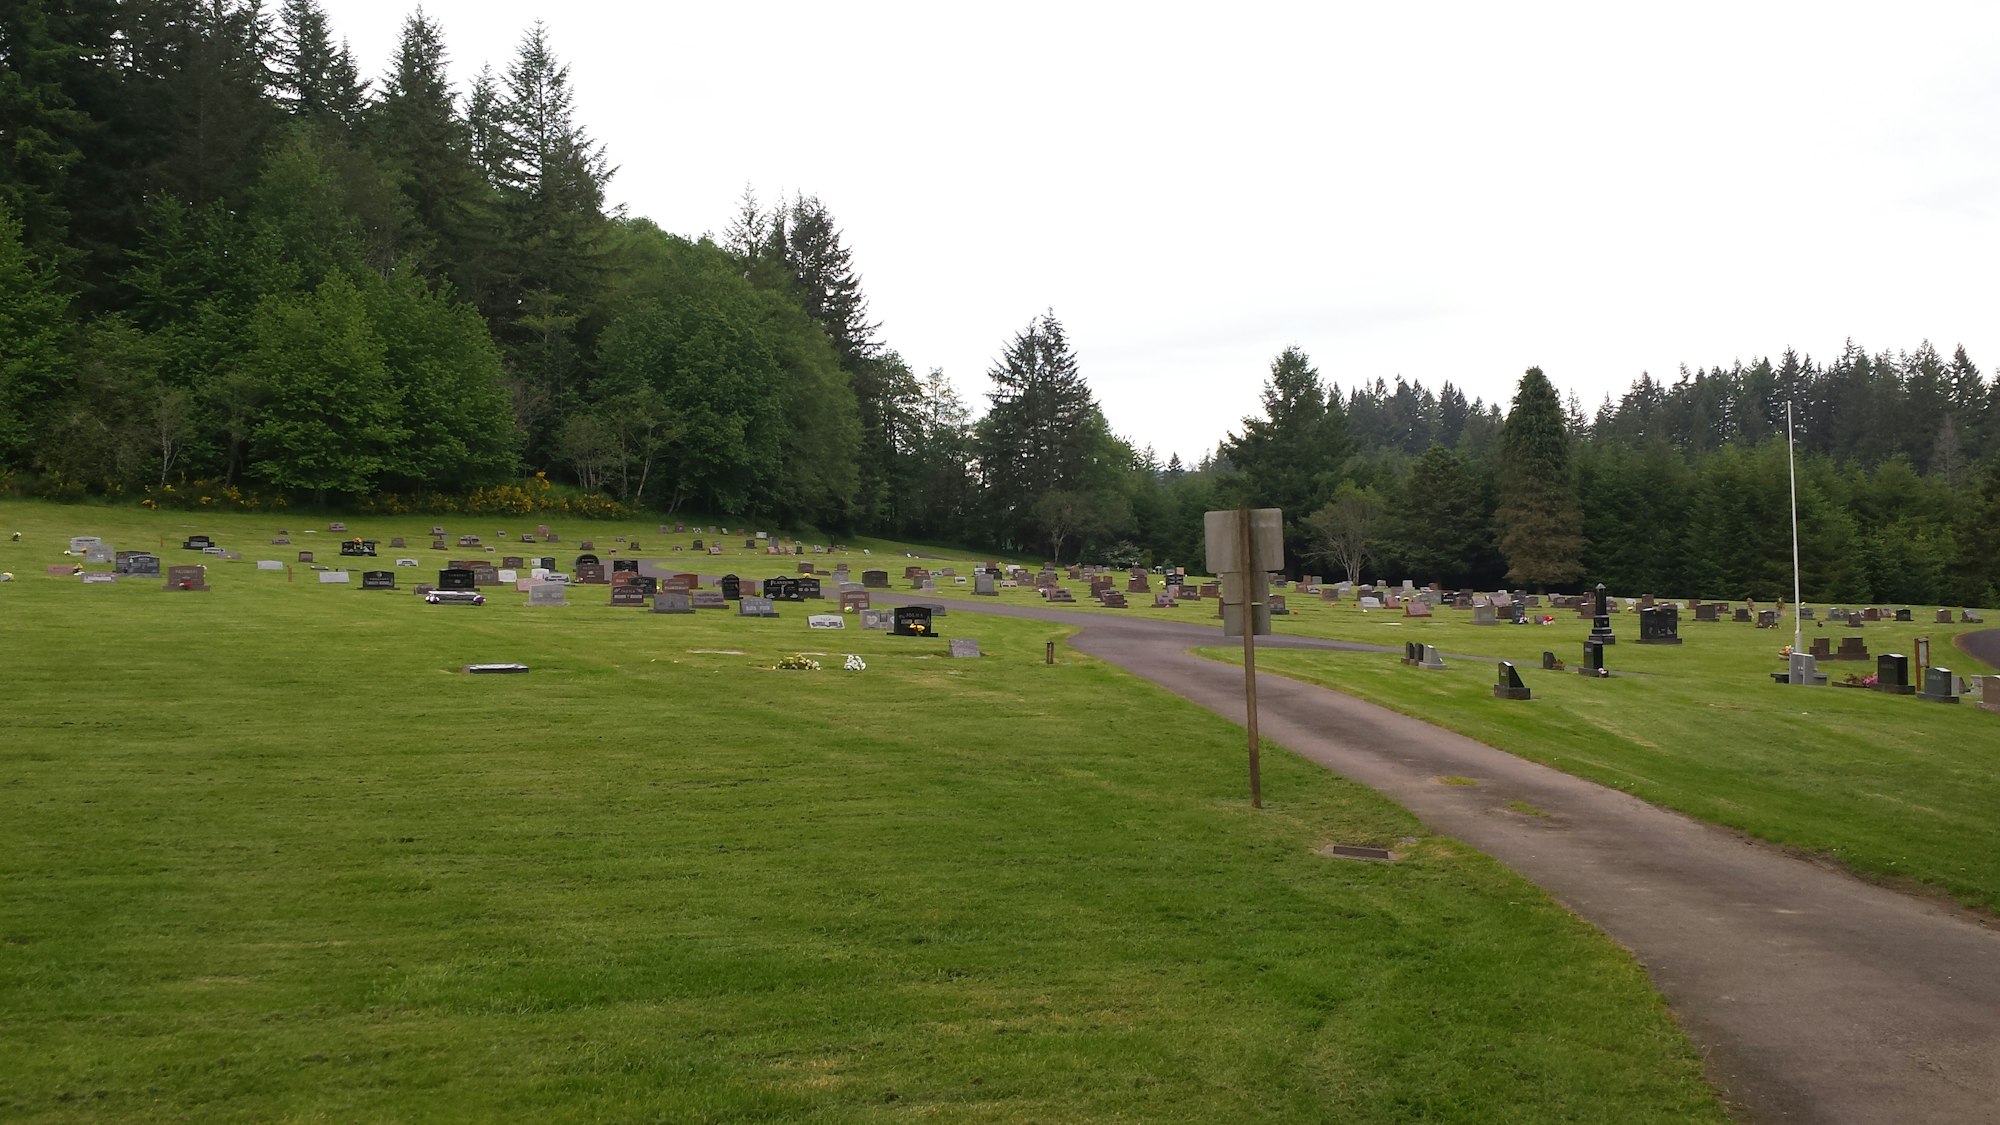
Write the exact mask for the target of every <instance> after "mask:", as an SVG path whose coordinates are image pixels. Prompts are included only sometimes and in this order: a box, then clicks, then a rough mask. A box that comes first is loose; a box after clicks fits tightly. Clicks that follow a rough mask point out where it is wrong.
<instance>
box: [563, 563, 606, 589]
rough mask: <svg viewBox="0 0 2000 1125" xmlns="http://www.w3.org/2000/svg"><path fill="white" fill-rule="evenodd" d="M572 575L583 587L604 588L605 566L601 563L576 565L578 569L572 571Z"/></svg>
mask: <svg viewBox="0 0 2000 1125" xmlns="http://www.w3.org/2000/svg"><path fill="white" fill-rule="evenodd" d="M571 573H572V574H573V575H575V578H576V581H577V582H578V583H579V584H582V585H588V586H602V585H604V582H605V577H604V564H603V563H600V562H589V563H583V562H580V563H578V564H576V569H575V570H573V571H571Z"/></svg>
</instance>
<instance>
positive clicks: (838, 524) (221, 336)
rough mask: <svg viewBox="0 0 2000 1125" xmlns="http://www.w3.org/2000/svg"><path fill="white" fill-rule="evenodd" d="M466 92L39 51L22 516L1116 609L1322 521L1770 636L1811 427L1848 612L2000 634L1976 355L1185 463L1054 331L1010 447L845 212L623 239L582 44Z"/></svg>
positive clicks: (1805, 475) (402, 69)
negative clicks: (411, 525) (433, 526)
mask: <svg viewBox="0 0 2000 1125" xmlns="http://www.w3.org/2000/svg"><path fill="white" fill-rule="evenodd" d="M448 59H449V55H448V51H447V48H446V44H445V36H444V31H443V29H442V28H441V27H439V26H438V25H437V24H436V23H434V22H433V21H431V20H429V19H428V18H427V17H425V16H423V15H422V14H421V13H420V14H418V15H415V16H412V17H410V18H409V19H407V20H406V21H405V22H404V24H403V25H402V29H401V35H400V38H399V41H398V45H397V49H396V51H395V54H394V57H393V59H392V60H391V62H390V64H389V66H388V67H387V69H386V72H385V73H383V74H381V75H379V76H375V77H368V76H364V75H363V74H362V73H361V70H360V67H359V66H358V65H357V64H356V62H355V60H354V59H353V57H352V54H351V52H350V51H349V50H348V48H347V47H346V45H345V44H344V43H342V42H341V41H340V40H339V39H338V37H337V35H336V34H335V31H334V29H333V28H331V27H330V26H329V23H328V20H327V18H326V16H325V13H324V12H323V10H322V9H321V7H320V5H319V3H318V2H317V0H282V2H281V3H279V4H278V5H277V6H275V7H271V6H269V5H268V4H266V3H264V2H262V0H69V2H65V3H56V2H53V0H17V2H15V3H12V4H9V5H6V6H5V7H4V8H0V63H4V65H0V72H4V75H5V80H4V81H0V130H4V132H5V137H4V139H5V141H6V143H5V144H4V145H0V472H4V473H6V474H7V479H8V480H9V481H10V482H11V487H12V488H14V489H15V490H17V491H28V490H32V491H37V492H39V493H41V494H46V495H53V496H75V495H82V494H111V495H120V494H124V495H130V494H133V493H145V492H148V491H149V490H150V491H152V492H154V493H158V492H162V491H164V490H167V489H169V488H171V487H174V486H176V485H178V486H181V487H182V488H183V489H185V488H186V487H187V485H188V484H189V482H202V483H203V485H204V487H205V488H212V489H214V490H216V491H218V493H220V492H221V491H222V490H227V492H228V494H230V495H237V494H239V493H242V494H252V493H255V494H263V495H267V496H284V497H290V498H293V499H304V500H313V501H318V502H322V503H328V504H333V503H347V502H351V501H353V500H355V499H357V498H363V497H371V496H380V495H383V494H395V495H402V496H423V495H430V496H449V495H453V494H460V493H465V492H468V491H470V490H474V489H478V488H481V487H482V486H489V485H495V484H498V483H502V482H506V481H509V480H515V479H518V478H521V477H523V476H527V475H531V474H542V475H543V476H545V477H546V478H550V479H555V480H559V481H561V482H564V483H565V484H567V485H570V486H574V487H576V488H578V489H582V490H588V491H590V492H594V493H601V494H603V495H605V496H608V497H610V498H612V499H614V500H615V501H617V502H618V503H619V504H622V505H624V506H625V507H627V508H629V509H633V510H641V509H643V510H652V511H660V512H668V513H671V512H675V511H695V512H713V513H716V514H718V515H725V514H726V515H729V516H731V517H732V518H736V519H756V520H768V521H771V522H774V523H776V524H779V525H784V526H791V527H799V528H804V527H814V528H818V529H820V530H822V531H823V532H826V533H829V534H849V533H853V532H859V531H866V532H874V533H879V534H885V535H894V536H901V537H905V538H911V539H917V540H929V541H941V542H953V543H961V544H966V545H975V546H979V547H990V548H995V549H1012V550H1018V551H1023V552H1027V553H1040V554H1044V555H1047V556H1049V557H1057V558H1064V559H1070V558H1076V557H1079V556H1083V555H1087V556H1089V557H1091V558H1093V559H1095V560H1100V561H1105V562H1112V563H1142V562H1145V563H1168V562H1174V563H1198V561H1199V559H1200V556H1201V531H1202V520H1201V517H1202V513H1203V512H1205V511H1206V510H1208V509H1211V508H1215V507H1219V506H1233V505H1234V504H1236V503H1239V502H1248V503H1253V504H1257V505H1260V506H1264V505H1269V506H1278V507H1282V508H1283V509H1284V510H1285V512H1286V515H1287V523H1288V528H1287V531H1288V537H1287V538H1288V544H1289V550H1290V552H1291V554H1292V558H1291V559H1290V563H1291V565H1292V566H1293V567H1294V568H1295V569H1304V568H1320V569H1325V570H1328V571H1329V572H1336V571H1337V572H1341V573H1349V572H1351V573H1355V574H1357V575H1358V574H1361V573H1363V572H1364V571H1365V572H1368V576H1370V577H1385V578H1387V577H1394V578H1401V577H1406V576H1407V577H1412V578H1417V579H1420V580H1435V581H1439V582H1443V583H1446V584H1450V585H1472V586H1486V587H1491V586H1497V585H1500V584H1503V583H1506V584H1520V585H1531V586H1548V587H1562V586H1574V585H1575V584H1578V583H1590V582H1595V581H1600V580H1601V581H1605V582H1607V583H1608V584H1610V585H1612V586H1613V587H1614V588H1617V589H1620V590H1625V591H1632V592H1638V591H1643V590H1656V591H1661V592H1667V591H1674V592H1680V591H1686V592H1690V593H1700V594H1705V595H1715V596H1743V595H1752V596H1757V597H1759V598H1769V597H1774V596H1777V595H1778V594H1780V593H1782V592H1783V591H1784V590H1785V589H1787V588H1788V587H1789V580H1788V575H1789V534H1790V525H1789V522H1788V519H1789V517H1788V508H1787V505H1786V495H1787V493H1786V488H1785V485H1786V483H1787V482H1786V481H1785V479H1784V478H1783V474H1782V473H1781V472H1780V470H1781V469H1782V468H1783V464H1784V463H1783V437H1784V417H1783V416H1784V406H1785V404H1786V403H1787V402H1789V403H1792V404H1793V405H1794V408H1795V411H1796V415H1797V417H1796V423H1797V431H1798V435H1799V439H1800V448H1801V451H1802V457H1801V462H1800V504H1801V515H1802V518H1803V533H1804V535H1805V540H1806V541H1805V544H1804V551H1803V554H1804V557H1805V560H1806V571H1807V582H1808V588H1809V592H1811V593H1812V594H1813V596H1817V597H1822V598H1836V599H1844V600H1855V601H1860V600H1868V599H1877V600H1890V599H1895V600H1906V601H1984V602H1986V603H1987V604H1991V603H1992V602H1993V601H1994V600H1995V598H1994V595H1993V593H1992V590H1993V587H1994V585H1995V579H1996V575H1995V574H1994V572H1993V565H1994V564H1993V562H1992V560H1995V559H2000V551H1996V550H1994V549H1993V547H1994V546H1995V544H1993V543H1991V542H1990V540H1991V539H1992V538H1993V537H1994V535H1995V531H1994V530H1993V529H1995V528H2000V518H1995V517H2000V510H1996V508H1995V504H1996V494H1997V493H2000V484H1996V481H1995V470H1994V469H1993V468H1992V464H1993V461H1994V458H1995V456H1996V454H2000V398H1996V394H2000V392H1996V390H1995V388H1994V386H1993V385H1992V384H1990V383H1989V382H1988V381H1987V380H1986V379H1985V378H1984V377H1983V375H1982V374H1981V372H1980V371H1979V370H1978V368H1977V367H1976V366H1974V365H1973V364H1972V362H1971V360H1970V359H1969V358H1967V357H1966V355H1965V353H1964V351H1963V350H1962V349H1961V350H1959V351H1957V352H1955V353H1954V354H1953V356H1952V357H1951V358H1950V359H1944V358H1942V357H1941V356H1940V355H1939V354H1938V353H1937V352H1936V351H1935V350H1934V349H1932V348H1931V347H1930V346H1929V345H1928V344H1926V345H1922V346H1920V347H1919V348H1918V349H1917V351H1916V352H1914V353H1907V354H1898V355H1888V354H1874V353H1869V352H1867V351H1865V350H1864V349H1862V348H1860V347H1858V346H1853V345H1850V346H1849V347H1848V348H1847V349H1846V350H1845V351H1843V352H1842V353H1841V354H1840V355H1839V356H1837V357H1835V358H1834V359H1833V360H1831V361H1829V362H1826V363H1823V364H1822V363H1815V362H1814V361H1813V360H1812V359H1811V358H1810V357H1803V356H1799V355H1796V354H1794V353H1792V352H1785V353H1783V354H1782V355H1781V356H1780V357H1779V359H1778V360H1777V361H1775V362H1773V361H1770V360H1758V361H1756V362H1754V363H1750V364H1747V365H1746V364H1743V363H1740V362H1739V363H1733V364H1731V365H1729V366H1727V367H1723V366H1711V367H1707V368H1703V369H1699V370H1696V371H1693V372H1689V371H1686V370H1682V371H1681V372H1680V373H1679V377H1678V379H1677V380H1675V381H1673V382H1671V383H1667V382H1661V381H1656V380H1654V379H1652V378H1651V377H1650V376H1642V377H1641V378H1640V379H1639V380H1638V381H1637V382H1635V383H1634V385H1633V387H1632V389H1631V391H1630V392H1629V393H1627V394H1626V395H1624V396H1622V397H1620V398H1619V399H1617V400H1615V401H1614V400H1611V399H1606V400H1605V401H1604V403H1603V404H1602V405H1600V406H1599V408H1598V409H1597V410H1596V412H1595V413H1594V414H1586V412H1585V410H1584V408H1583V406H1582V404H1581V403H1579V402H1578V401H1577V400H1576V398H1575V397H1574V396H1573V395H1572V396H1569V398H1568V399H1567V400H1566V401H1564V400H1562V399H1561V398H1560V397H1559V395H1558V393H1557V392H1556V390H1555V389H1554V387H1553V385H1551V384H1550V383H1549V381H1548V380H1547V379H1546V378H1544V377H1543V376H1541V375H1540V373H1538V372H1530V374H1529V375H1528V376H1526V377H1524V378H1523V379H1522V382H1521V386H1520V388H1519V390H1518V392H1517V394H1516V396H1515V398H1514V399H1513V400H1512V401H1511V402H1510V403H1506V404H1502V403H1499V402H1494V403H1487V402H1484V401H1482V400H1480V399H1478V398H1476V397H1474V398H1471V399H1468V397H1467V395H1466V394H1465V393H1464V392H1463V391H1461V390H1460V389H1459V388H1457V387H1454V386H1453V385H1452V384H1450V383H1446V384H1445V385H1444V386H1442V387H1441V388H1439V389H1438V390H1437V391H1435V392H1433V391H1431V390H1429V389H1427V388H1425V387H1424V386H1423V385H1422V384H1421V383H1416V382H1407V381H1405V380H1403V379H1401V378H1398V379H1396V380H1395V381H1394V382H1393V384H1390V383H1386V382H1385V381H1384V380H1382V379H1374V380H1372V381H1363V382H1356V383H1354V384H1353V385H1352V386H1351V387H1350V389H1348V390H1347V391H1345V392H1343V391H1342V389H1341V388H1340V386H1339V385H1337V384H1336V383H1333V382H1331V381H1328V380H1326V379H1323V378H1322V377H1321V375H1320V374H1319V372H1318V370H1317V368H1316V367H1315V366H1314V365H1313V362H1312V360H1311V359H1310V357H1308V356H1306V355H1305V354H1304V353H1303V352H1301V351H1300V350H1298V349H1297V348H1286V349H1284V350H1282V351H1281V352H1280V353H1279V354H1278V355H1277V356H1276V357H1275V359H1274V360H1273V362H1272V364H1271V367H1270V369H1269V371H1268V372H1267V373H1266V379H1265V383H1264V387H1263V396H1262V401H1261V411H1260V413H1259V414H1258V415H1256V416H1253V417H1251V418H1246V419H1244V420H1243V422H1242V424H1241V425H1240V426H1239V427H1237V428H1236V429H1235V430H1234V431H1232V432H1231V433H1229V434H1228V435H1227V436H1226V437H1225V438H1224V439H1223V440H1222V441H1221V442H1220V443H1219V444H1218V445H1217V446H1216V447H1215V448H1214V449H1213V450H1210V451H1206V452H1204V453H1203V454H1201V455H1200V456H1199V457H1198V458H1197V459H1196V460H1194V461H1193V462H1191V463H1190V462H1184V461H1182V459H1181V458H1180V456H1179V455H1178V454H1169V455H1168V456H1167V458H1166V459H1165V461H1164V462H1163V461H1162V460H1161V459H1160V457H1159V456H1158V454H1156V453H1155V452H1154V451H1153V450H1151V449H1149V448H1142V447H1139V446H1138V445H1136V443H1133V442H1130V441H1128V440H1126V439H1124V438H1122V437H1120V436H1119V435H1117V434H1116V433H1114V432H1113V431H1112V429H1111V427H1110V426H1109V424H1108V423H1107V421H1106V419H1105V417H1104V414H1103V412H1102V410H1101V409H1100V408H1099V406H1098V404H1097V402H1096V399H1095V397H1094V395H1093V394H1092V392H1091V390H1090V386H1089V383H1088V380H1087V378H1086V375H1085V372H1084V371H1083V368H1082V363H1081V361H1080V359H1079V356H1078V354H1077V351H1076V349H1075V348H1074V347H1073V346H1072V344H1071V342H1070V340H1069V338H1068V336H1067V333H1066V332H1065V330H1064V327H1063V325H1062V323H1061V321H1060V319H1059V318H1058V317H1057V316H1056V314H1055V312H1054V311H1053V310H1045V311H1043V312H1041V313H1039V314H1035V315H1024V316H1023V321H1022V324H1023V326H1022V328H1021V329H1020V330H1019V331H1017V332H1015V333H1014V334H1012V336H1011V337H1009V338H1008V339H1006V340H1003V341H997V342H996V358H995V360H994V362H993V364H992V366H991V368H990V370H989V371H988V372H987V375H988V390H987V392H986V394H985V395H984V396H983V397H984V399H985V401H984V402H983V403H978V404H968V403H966V402H965V401H963V400H962V399H961V398H960V396H959V394H958V393H957V392H956V390H955V389H954V388H953V385H952V383H951V382H950V381H949V380H948V379H947V378H946V377H945V376H944V373H943V372H941V371H937V370H932V371H929V372H925V373H922V374H919V373H918V372H915V371H913V370H912V369H911V368H910V367H909V365H908V364H906V363H905V362H904V361H903V359H902V358H901V357H900V356H899V355H898V354H897V352H896V351H895V350H894V348H892V347H891V346H890V345H889V343H888V342H887V341H885V340H883V339H882V338H881V336H880V326H879V324H877V323H876V322H875V321H873V320H872V319H871V318H870V316H869V312H868V302H867V298H866V295H865V293H864V291H863V287H862V284H861V279H860V277H859V275H858V272H857V271H856V269H855V267H854V263H853V256H852V251H851V249H850V248H849V247H848V246H847V245H846V244H845V241H844V238H843V234H842V231H841V229H840V227H839V224H838V222H837V221H836V219H835V218H834V215H833V213H832V211H831V209H830V208H829V207H828V205H827V204H826V203H825V202H823V201H822V200H820V199H818V198H815V197H814V196H812V195H810V194H801V195H798V196H795V197H791V198H780V199H775V200H770V201H765V200H762V199H760V198H759V197H758V195H757V194H756V192H755V191H754V190H750V189H746V190H745V192H744V196H743V199H742V201H741V203H740V205H739V207H738V208H737V210H736V213H735V214H734V215H733V216H732V217H731V218H730V220H729V222H728V223H727V225H726V227H725V229H724V230H723V232H722V233H721V234H720V235H704V236H702V237H698V238H687V237H682V236H678V235H675V234H671V233H669V232H667V231H666V230H664V229H662V228H661V227H660V226H659V225H657V224H655V223H654V222H653V221H651V220H650V219H647V218H644V217H638V216H632V215H627V214H624V213H622V212H620V211H618V210H617V209H615V208H611V207H609V206H608V205H607V202H606V189H607V185H608V184H609V183H610V182H611V180H612V178H613V176H614V175H615V174H616V167H615V165H614V163H613V161H612V159H611V154H610V153H608V152H607V151H606V150H605V147H604V146H603V145H602V144H600V143H598V142H597V141H596V140H595V139H594V138H593V137H592V136H591V135H590V133H589V131H588V129H587V128H586V127H585V125H584V123H583V122H581V121H579V120H578V119H577V116H576V113H575V111H574V90H575V87H574V79H573V76H572V74H571V72H570V69H569V67H568V66H567V65H565V64H564V63H563V62H562V60H561V58H560V57H559V55H558V54H557V52H556V49H555V45H554V44H553V43H552V42H551V41H550V37H549V35H548V33H547V31H546V29H545V28H543V27H541V26H540V25H537V26H534V27H531V28H529V29H527V30H526V31H525V32H524V34H523V35H522V37H521V40H520V43H519V45H518V47H517V49H516V50H515V52H514V55H513V57H512V58H510V59H508V60H506V61H505V63H504V65H503V66H500V67H499V68H497V69H496V68H495V67H492V66H488V67H485V68H483V69H481V70H480V71H479V72H478V74H477V77H476V78H475V79H474V80H473V81H472V82H471V83H470V85H469V87H468V88H466V89H463V90H460V89H456V88H454V86H453V84H452V82H451V80H450V79H449V77H448V67H447V62H448ZM1244 375H1245V376H1246V377H1255V376H1254V374H1253V373H1250V372H1245V373H1244ZM1503 406H1504V409H1503Z"/></svg>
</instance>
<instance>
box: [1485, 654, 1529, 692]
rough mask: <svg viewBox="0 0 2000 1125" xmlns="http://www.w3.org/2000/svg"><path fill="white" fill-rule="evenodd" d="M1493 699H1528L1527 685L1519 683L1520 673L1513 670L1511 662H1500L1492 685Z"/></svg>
mask: <svg viewBox="0 0 2000 1125" xmlns="http://www.w3.org/2000/svg"><path fill="white" fill-rule="evenodd" d="M1493 698H1495V699H1527V698H1530V696H1529V693H1528V685H1526V684H1524V683H1522V682H1521V673H1520V672H1518V671H1516V670H1515V669H1514V664H1513V662H1512V661H1508V660H1502V661H1501V662H1500V668H1499V676H1498V678H1497V679H1496V680H1495V682H1494V684H1493Z"/></svg>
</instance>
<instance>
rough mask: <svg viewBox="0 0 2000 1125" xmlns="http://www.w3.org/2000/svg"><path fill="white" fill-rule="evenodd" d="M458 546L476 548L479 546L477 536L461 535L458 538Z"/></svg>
mask: <svg viewBox="0 0 2000 1125" xmlns="http://www.w3.org/2000/svg"><path fill="white" fill-rule="evenodd" d="M458 545H459V546H461V547H477V546H479V536H477V535H461V536H459V537H458Z"/></svg>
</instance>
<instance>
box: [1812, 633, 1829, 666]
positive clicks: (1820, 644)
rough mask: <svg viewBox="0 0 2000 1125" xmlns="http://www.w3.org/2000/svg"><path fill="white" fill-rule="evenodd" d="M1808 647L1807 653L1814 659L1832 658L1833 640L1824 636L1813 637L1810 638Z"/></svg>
mask: <svg viewBox="0 0 2000 1125" xmlns="http://www.w3.org/2000/svg"><path fill="white" fill-rule="evenodd" d="M1808 647H1809V648H1810V649H1811V652H1810V653H1809V655H1811V656H1812V658H1813V659H1814V660H1831V659H1833V642H1832V641H1830V640H1828V639H1827V638H1825V637H1814V638H1813V639H1812V644H1811V645H1810V646H1808Z"/></svg>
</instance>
